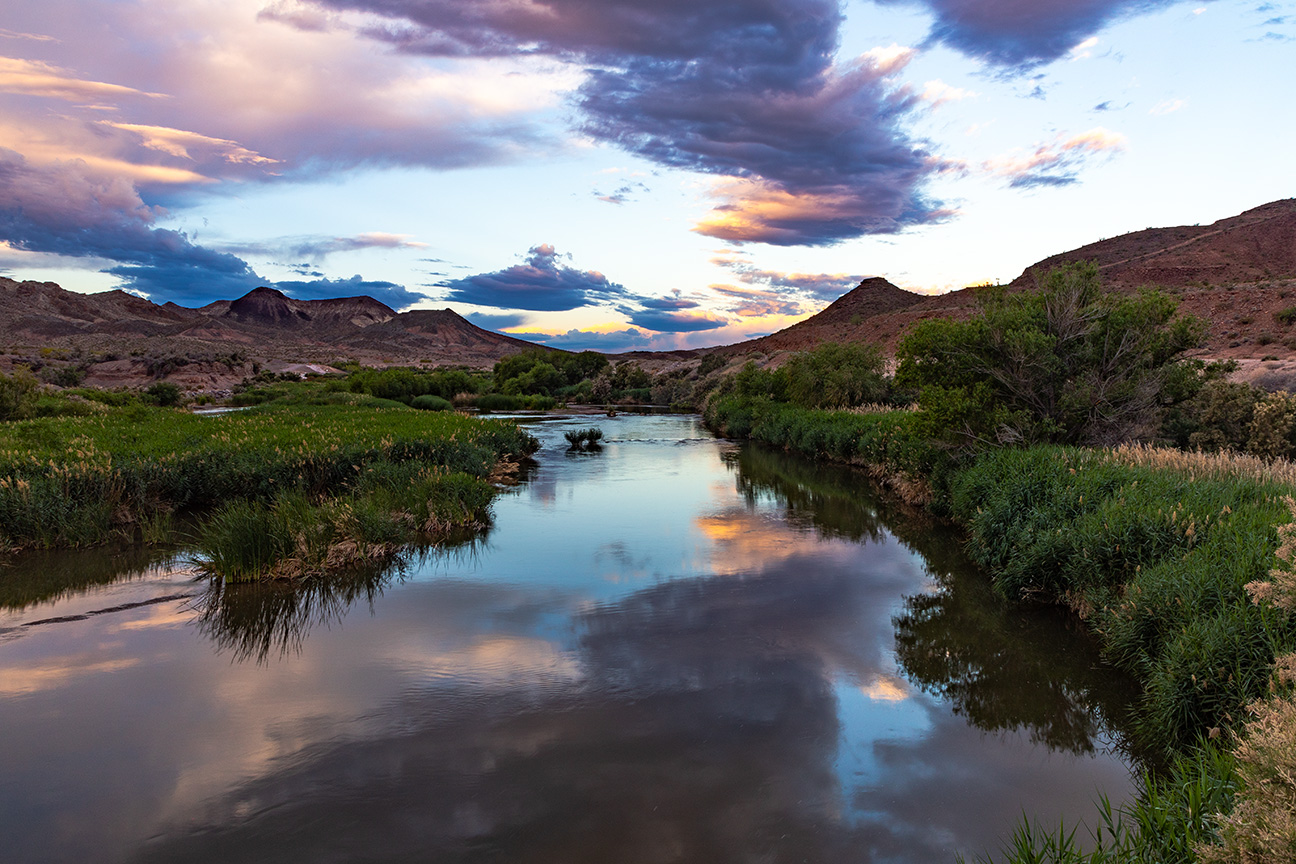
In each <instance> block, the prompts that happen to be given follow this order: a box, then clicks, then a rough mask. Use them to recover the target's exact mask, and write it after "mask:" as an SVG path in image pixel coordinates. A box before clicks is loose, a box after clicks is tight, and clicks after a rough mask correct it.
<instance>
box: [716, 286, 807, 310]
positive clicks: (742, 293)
mask: <svg viewBox="0 0 1296 864" xmlns="http://www.w3.org/2000/svg"><path fill="white" fill-rule="evenodd" d="M709 287H710V288H711V290H712V291H714V292H715V293H717V294H720V295H721V296H723V297H725V298H727V299H729V300H731V301H734V302H731V303H730V305H729V306H728V307H727V308H728V311H730V312H732V313H733V314H735V315H737V316H739V317H741V318H763V317H765V316H767V315H800V314H801V313H802V312H803V311H804V309H803V308H802V306H801V304H800V302H798V301H797V300H794V299H789V298H787V297H785V296H783V295H782V294H780V293H779V292H777V291H771V290H769V289H765V288H746V287H741V286H738V285H723V284H717V285H711V286H709Z"/></svg>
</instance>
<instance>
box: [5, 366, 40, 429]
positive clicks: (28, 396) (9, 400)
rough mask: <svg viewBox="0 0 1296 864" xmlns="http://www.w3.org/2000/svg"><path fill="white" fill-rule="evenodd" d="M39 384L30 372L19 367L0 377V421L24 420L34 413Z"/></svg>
mask: <svg viewBox="0 0 1296 864" xmlns="http://www.w3.org/2000/svg"><path fill="white" fill-rule="evenodd" d="M39 394H40V384H39V382H37V380H36V376H35V375H33V374H32V373H31V371H30V370H28V369H24V368H22V367H19V368H17V369H15V370H14V371H13V374H12V375H0V421H3V420H24V419H26V418H28V417H31V416H34V414H35V413H36V399H37V396H38V395H39Z"/></svg>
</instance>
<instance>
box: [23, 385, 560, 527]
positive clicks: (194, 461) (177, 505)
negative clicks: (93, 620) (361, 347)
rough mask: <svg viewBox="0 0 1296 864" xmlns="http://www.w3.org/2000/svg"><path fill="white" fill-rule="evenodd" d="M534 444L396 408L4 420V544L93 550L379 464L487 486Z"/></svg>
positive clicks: (330, 489) (334, 488) (328, 489)
mask: <svg viewBox="0 0 1296 864" xmlns="http://www.w3.org/2000/svg"><path fill="white" fill-rule="evenodd" d="M534 448H535V442H534V439H532V438H531V437H530V436H529V435H527V434H526V433H525V432H522V431H520V430H518V429H517V427H516V426H515V425H513V424H508V423H497V422H489V421H482V420H478V419H475V418H468V417H464V416H461V415H457V414H453V413H450V412H427V411H414V410H410V409H408V408H406V407H405V406H401V405H397V406H396V407H383V406H373V405H372V404H369V405H345V404H340V405H338V404H335V405H321V406H316V405H302V404H295V405H294V404H273V405H267V406H264V407H261V408H254V409H250V410H248V411H242V412H235V413H231V414H226V415H222V416H211V417H202V416H195V415H191V414H187V413H184V412H179V411H173V410H167V409H159V408H146V407H144V406H138V405H137V406H131V407H127V408H125V409H122V410H120V411H114V412H113V413H111V414H108V415H104V416H97V417H63V418H45V419H37V420H27V421H19V422H13V423H6V424H3V425H0V545H3V546H7V547H9V548H29V547H38V548H53V547H68V546H84V545H91V544H95V543H100V542H104V541H106V540H108V539H111V538H113V537H116V536H120V535H121V534H122V533H123V532H124V531H125V532H128V533H129V534H131V535H133V534H134V529H135V526H138V525H146V524H150V523H152V522H155V521H156V519H157V518H158V514H159V513H167V512H172V511H188V510H204V509H207V508H211V507H214V506H216V505H218V504H222V503H225V502H228V501H231V500H235V499H245V500H248V501H263V502H264V501H273V500H275V499H276V498H278V497H279V496H280V495H282V494H283V493H285V492H299V493H302V494H304V495H306V496H308V497H311V498H313V499H314V498H319V497H322V496H325V495H338V494H349V493H350V491H351V490H352V489H354V488H355V487H357V486H358V485H360V484H362V483H364V482H367V481H366V479H365V478H366V472H369V471H370V470H373V469H375V466H378V465H382V464H385V463H392V464H403V463H411V464H417V465H419V466H422V467H424V468H437V469H439V470H441V471H443V472H445V473H462V474H466V475H468V476H471V477H477V478H484V477H486V476H488V475H489V473H490V471H491V469H492V468H493V467H494V465H495V463H496V462H497V461H498V460H500V459H501V458H504V457H516V456H520V455H525V454H528V453H530V452H533V450H534Z"/></svg>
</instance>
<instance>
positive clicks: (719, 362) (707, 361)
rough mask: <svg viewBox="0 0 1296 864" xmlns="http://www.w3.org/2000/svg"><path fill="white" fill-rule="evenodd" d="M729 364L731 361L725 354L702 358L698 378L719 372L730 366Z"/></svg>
mask: <svg viewBox="0 0 1296 864" xmlns="http://www.w3.org/2000/svg"><path fill="white" fill-rule="evenodd" d="M728 363H729V359H728V358H727V357H725V356H724V355H723V354H715V353H712V354H707V355H706V356H704V357H703V358H702V362H701V363H699V364H698V369H697V373H698V377H700V378H705V377H706V376H708V375H710V374H711V373H712V372H718V371H719V370H721V369H723V368H724V367H725V366H726V365H728Z"/></svg>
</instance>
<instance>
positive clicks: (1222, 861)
mask: <svg viewBox="0 0 1296 864" xmlns="http://www.w3.org/2000/svg"><path fill="white" fill-rule="evenodd" d="M1280 662H1281V663H1283V664H1284V665H1285V666H1287V667H1288V668H1290V667H1293V666H1296V656H1291V655H1289V656H1287V657H1284V658H1281V660H1280ZM1251 711H1252V714H1253V715H1254V719H1253V720H1251V721H1250V722H1249V723H1247V725H1246V728H1245V729H1244V730H1243V733H1242V736H1241V739H1240V740H1239V742H1238V746H1237V750H1236V751H1235V755H1236V757H1237V764H1238V776H1239V779H1240V780H1241V784H1240V787H1239V789H1238V793H1237V806H1236V807H1235V808H1234V810H1233V812H1232V814H1230V815H1229V816H1228V817H1226V818H1225V819H1223V820H1222V823H1221V831H1220V843H1219V844H1218V845H1212V846H1207V847H1204V848H1201V849H1199V850H1198V853H1199V854H1200V856H1201V860H1202V862H1203V864H1226V862H1228V864H1282V862H1291V861H1296V699H1293V698H1292V697H1291V696H1287V697H1284V698H1276V699H1270V700H1268V701H1265V702H1258V703H1256V704H1255V705H1253V706H1251Z"/></svg>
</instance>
